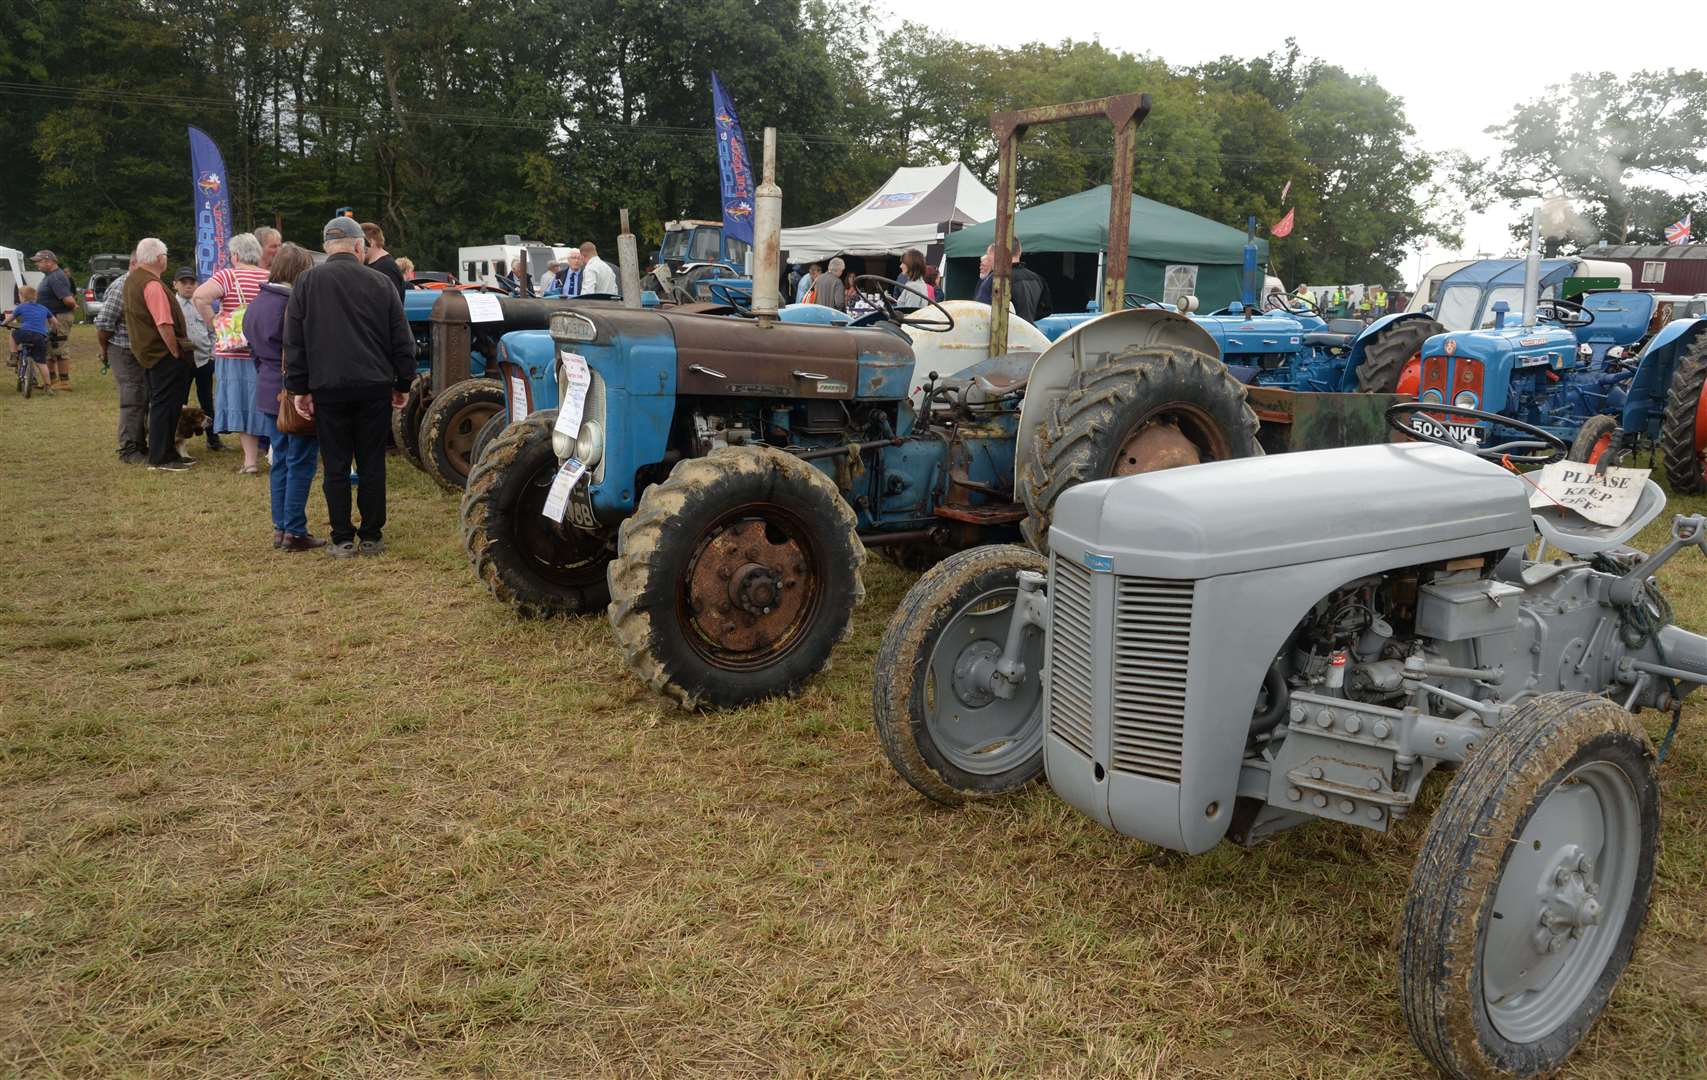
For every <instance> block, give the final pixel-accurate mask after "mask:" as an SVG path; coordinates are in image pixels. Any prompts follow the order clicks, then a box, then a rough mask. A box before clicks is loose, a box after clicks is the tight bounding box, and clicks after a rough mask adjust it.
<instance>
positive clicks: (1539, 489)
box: [1524, 461, 1652, 525]
mask: <svg viewBox="0 0 1707 1080" xmlns="http://www.w3.org/2000/svg"><path fill="white" fill-rule="evenodd" d="M1651 471H1652V470H1650V469H1607V470H1606V471H1605V472H1603V473H1596V472H1595V471H1594V466H1593V465H1584V464H1581V463H1579V462H1575V461H1556V462H1554V463H1553V464H1551V465H1547V466H1545V467H1543V468H1540V469H1537V470H1536V471H1535V472H1532V473H1525V474H1524V479H1526V480H1528V481H1529V482H1530V483H1532V484H1534V485H1535V488H1534V490H1532V491H1531V492H1530V494H1529V508H1530V509H1531V510H1538V509H1543V508H1545V507H1549V506H1562V507H1564V508H1565V509H1567V510H1571V511H1574V512H1576V513H1577V514H1580V515H1582V516H1583V517H1585V518H1587V519H1588V520H1590V521H1592V522H1594V523H1595V524H1596V525H1622V524H1624V523H1625V522H1626V521H1628V520H1630V515H1631V514H1632V513H1633V512H1634V511H1635V509H1636V503H1637V502H1638V501H1640V499H1641V498H1642V487H1643V485H1644V484H1645V483H1646V481H1647V479H1648V473H1649V472H1651Z"/></svg>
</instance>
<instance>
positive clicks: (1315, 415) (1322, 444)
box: [1246, 386, 1410, 454]
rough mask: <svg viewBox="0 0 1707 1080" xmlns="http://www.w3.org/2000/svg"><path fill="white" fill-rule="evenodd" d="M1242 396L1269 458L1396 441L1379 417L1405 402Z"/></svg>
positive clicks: (1266, 392) (1368, 397)
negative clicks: (1259, 428)
mask: <svg viewBox="0 0 1707 1080" xmlns="http://www.w3.org/2000/svg"><path fill="white" fill-rule="evenodd" d="M1246 395H1247V398H1248V400H1249V401H1250V405H1251V409H1252V410H1253V411H1254V412H1255V413H1256V414H1257V419H1258V420H1260V421H1262V432H1261V435H1260V438H1261V440H1262V445H1263V449H1264V450H1265V451H1267V452H1268V453H1271V454H1277V453H1284V452H1286V451H1289V450H1325V449H1329V448H1332V447H1338V446H1368V445H1372V444H1375V443H1384V442H1393V441H1398V438H1399V436H1398V435H1397V434H1396V433H1395V432H1393V430H1392V429H1391V428H1389V427H1388V426H1387V420H1386V416H1385V415H1384V414H1385V413H1386V411H1387V408H1388V407H1389V406H1391V405H1394V404H1396V403H1398V402H1400V401H1408V400H1410V399H1409V398H1407V397H1406V396H1404V395H1402V394H1298V393H1293V392H1292V391H1289V390H1277V389H1274V388H1273V387H1266V386H1251V387H1247V388H1246Z"/></svg>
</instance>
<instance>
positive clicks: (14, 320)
mask: <svg viewBox="0 0 1707 1080" xmlns="http://www.w3.org/2000/svg"><path fill="white" fill-rule="evenodd" d="M18 298H19V299H20V300H22V301H23V302H22V303H20V304H19V305H18V306H17V307H15V308H13V309H12V311H11V314H9V315H7V316H6V320H5V322H4V323H3V324H0V325H4V326H6V327H7V328H12V342H13V344H15V345H16V346H17V347H18V352H19V353H20V354H27V355H29V357H30V358H31V359H33V360H34V361H35V362H36V372H37V374H38V375H42V376H43V377H44V380H45V381H44V382H43V385H44V386H46V387H47V388H48V389H49V390H51V389H53V383H52V381H51V380H50V379H48V378H47V376H46V370H47V369H46V368H45V367H44V366H43V365H45V364H46V363H47V336H48V334H49V333H58V332H59V319H58V317H56V316H55V315H54V313H53V312H52V311H50V310H48V309H47V308H46V307H43V306H42V305H41V304H38V303H36V290H35V289H33V288H31V287H30V286H28V285H26V286H24V287H23V288H22V289H20V290H18Z"/></svg>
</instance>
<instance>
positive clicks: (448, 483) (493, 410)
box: [417, 379, 504, 491]
mask: <svg viewBox="0 0 1707 1080" xmlns="http://www.w3.org/2000/svg"><path fill="white" fill-rule="evenodd" d="M503 414H504V387H503V384H502V383H500V382H498V380H497V379H464V380H463V381H461V382H459V383H457V384H456V385H455V386H452V387H451V388H450V389H448V390H446V391H445V392H444V393H442V394H439V395H438V396H436V397H434V398H433V400H432V403H431V404H430V405H428V406H427V408H426V411H425V412H423V413H422V414H421V434H420V437H419V439H418V440H417V446H418V453H419V454H420V457H421V464H422V465H423V466H425V467H426V470H427V475H428V476H431V477H432V478H433V479H434V480H437V481H438V482H439V486H440V487H442V488H444V489H445V490H446V491H462V490H463V489H464V488H466V487H467V486H468V473H469V471H470V470H471V469H472V468H473V467H474V438H475V436H476V435H478V434H479V433H480V429H481V428H483V427H485V426H486V422H487V421H488V420H490V419H491V418H493V417H495V416H502V415H503Z"/></svg>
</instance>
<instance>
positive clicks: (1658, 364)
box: [1618, 319, 1707, 435]
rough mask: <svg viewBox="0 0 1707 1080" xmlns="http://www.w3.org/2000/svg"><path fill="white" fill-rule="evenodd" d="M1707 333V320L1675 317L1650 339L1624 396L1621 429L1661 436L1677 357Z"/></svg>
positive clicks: (1620, 419) (1619, 422)
mask: <svg viewBox="0 0 1707 1080" xmlns="http://www.w3.org/2000/svg"><path fill="white" fill-rule="evenodd" d="M1704 332H1707V319H1673V320H1672V321H1671V322H1669V323H1667V324H1666V325H1665V327H1664V328H1663V329H1661V330H1660V332H1659V333H1657V334H1655V335H1654V337H1653V340H1652V341H1649V342H1648V345H1647V348H1645V349H1643V350H1642V359H1641V360H1640V362H1638V363H1637V365H1636V377H1635V378H1633V379H1631V380H1630V389H1629V396H1628V397H1626V398H1625V399H1624V410H1623V413H1622V415H1621V416H1620V417H1619V421H1618V426H1619V428H1620V429H1621V430H1624V431H1636V432H1647V433H1648V434H1650V435H1658V433H1659V422H1660V416H1661V414H1663V413H1664V412H1665V407H1666V395H1667V394H1668V393H1669V392H1670V391H1671V376H1672V372H1673V371H1675V370H1676V368H1677V357H1678V355H1679V354H1680V353H1682V352H1683V351H1684V350H1685V349H1687V348H1689V346H1690V345H1692V344H1694V343H1695V339H1696V338H1697V337H1698V336H1699V335H1700V334H1702V333H1704ZM1650 429H1652V430H1650Z"/></svg>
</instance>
